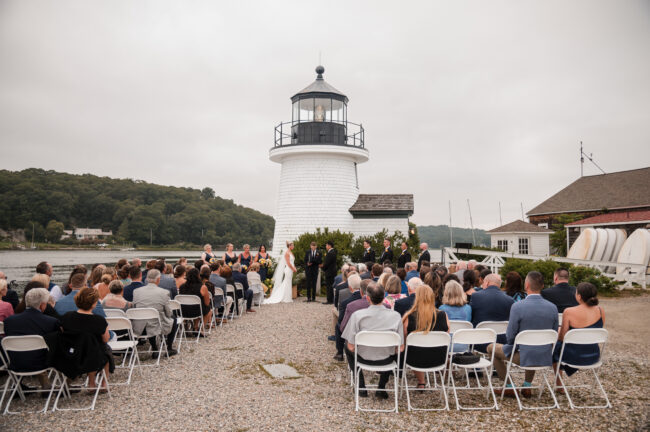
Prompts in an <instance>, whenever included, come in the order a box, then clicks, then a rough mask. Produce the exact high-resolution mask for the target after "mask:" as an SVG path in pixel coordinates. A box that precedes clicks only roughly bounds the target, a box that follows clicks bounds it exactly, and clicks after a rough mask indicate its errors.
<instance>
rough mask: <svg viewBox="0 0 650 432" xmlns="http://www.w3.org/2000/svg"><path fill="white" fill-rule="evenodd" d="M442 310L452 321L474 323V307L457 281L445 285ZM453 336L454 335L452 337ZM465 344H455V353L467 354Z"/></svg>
mask: <svg viewBox="0 0 650 432" xmlns="http://www.w3.org/2000/svg"><path fill="white" fill-rule="evenodd" d="M440 310H441V311H444V312H445V313H446V314H447V317H448V318H449V320H450V321H452V320H453V321H469V322H472V307H471V306H470V305H469V304H467V296H466V295H465V292H464V290H463V286H462V285H461V284H460V283H458V282H456V281H455V280H450V281H449V282H447V284H446V285H445V293H444V294H443V296H442V306H440ZM452 336H453V335H452ZM468 348H469V347H468V346H467V345H465V344H456V343H455V344H454V346H453V348H452V350H453V352H465V351H467V350H468Z"/></svg>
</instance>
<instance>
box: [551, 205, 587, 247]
mask: <svg viewBox="0 0 650 432" xmlns="http://www.w3.org/2000/svg"><path fill="white" fill-rule="evenodd" d="M582 218H583V216H582V215H581V214H561V215H558V216H557V217H556V218H555V222H554V223H553V224H552V225H551V229H552V230H553V231H555V232H554V233H553V234H551V238H550V243H551V252H552V253H554V254H556V255H559V256H566V254H567V252H568V251H567V248H566V228H565V227H564V226H565V225H566V224H568V223H571V222H575V221H577V220H580V219H582Z"/></svg>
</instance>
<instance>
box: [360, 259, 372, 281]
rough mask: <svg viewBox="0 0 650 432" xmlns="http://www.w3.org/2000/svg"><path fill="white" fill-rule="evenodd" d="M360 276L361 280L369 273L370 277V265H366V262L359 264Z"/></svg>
mask: <svg viewBox="0 0 650 432" xmlns="http://www.w3.org/2000/svg"><path fill="white" fill-rule="evenodd" d="M358 273H359V276H362V277H361V280H364V278H363V275H365V274H367V276H368V277H366V279H370V273H369V272H368V266H366V265H365V264H364V263H360V264H359V270H358Z"/></svg>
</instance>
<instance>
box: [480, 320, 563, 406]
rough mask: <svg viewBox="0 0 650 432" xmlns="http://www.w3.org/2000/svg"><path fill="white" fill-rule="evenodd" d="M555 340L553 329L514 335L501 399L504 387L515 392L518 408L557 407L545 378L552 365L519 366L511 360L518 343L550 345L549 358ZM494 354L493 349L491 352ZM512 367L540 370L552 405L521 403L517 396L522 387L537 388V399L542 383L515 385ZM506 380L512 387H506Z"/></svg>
mask: <svg viewBox="0 0 650 432" xmlns="http://www.w3.org/2000/svg"><path fill="white" fill-rule="evenodd" d="M555 342H557V332H556V331H555V330H524V331H522V332H521V333H519V334H517V336H516V337H515V343H514V345H513V347H512V353H511V354H510V359H509V360H508V362H507V369H506V377H505V379H504V380H503V388H502V389H501V398H502V399H503V395H504V394H505V391H506V388H508V389H511V390H512V391H513V392H514V393H515V397H516V398H517V404H518V405H519V409H520V410H523V409H553V408H559V407H560V406H559V405H558V403H557V398H556V397H555V392H554V391H553V387H551V384H550V383H549V382H548V379H547V378H546V372H547V371H548V370H550V371H551V373H552V372H554V371H553V366H552V365H547V366H521V365H518V364H516V363H515V362H513V361H512V359H513V358H514V355H515V353H516V351H517V347H518V346H520V345H526V346H544V345H550V346H549V359H550V358H551V356H552V352H553V347H555ZM492 354H494V351H493V352H492ZM513 368H515V369H521V370H523V371H527V370H532V371H540V372H542V377H543V378H544V383H545V385H546V388H547V389H548V391H549V393H550V394H551V397H552V398H553V405H549V406H534V407H526V406H524V405H523V404H522V403H521V398H520V397H519V390H522V389H529V390H531V391H532V390H533V389H534V388H539V395H538V399H539V398H541V397H542V393H543V392H544V385H539V386H531V387H523V386H520V387H517V386H516V385H515V382H514V380H513V379H512V372H513ZM508 381H510V384H511V385H512V387H506V386H507V385H508Z"/></svg>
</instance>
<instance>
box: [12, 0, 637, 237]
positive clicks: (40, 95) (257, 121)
mask: <svg viewBox="0 0 650 432" xmlns="http://www.w3.org/2000/svg"><path fill="white" fill-rule="evenodd" d="M319 51H321V52H322V56H323V64H324V66H325V68H326V72H325V79H326V80H327V81H328V82H330V83H331V84H332V85H333V86H334V87H336V88H338V89H340V90H341V91H343V92H344V93H346V94H347V95H348V97H349V98H350V105H349V118H350V120H351V121H354V122H361V123H363V125H364V127H365V128H366V145H367V147H368V148H369V150H370V161H369V162H368V163H366V164H364V165H361V166H360V167H359V176H360V187H361V191H362V192H363V193H399V192H404V193H406V192H409V193H414V194H415V206H416V212H415V215H414V217H413V219H414V221H415V222H417V223H418V224H440V223H447V222H448V214H447V200H449V199H451V200H452V207H453V219H454V224H455V225H456V224H458V225H461V226H468V225H469V217H468V213H467V205H466V202H465V200H466V199H467V198H469V199H470V200H471V203H472V213H473V216H474V223H475V225H476V226H480V227H484V228H491V227H494V226H495V225H496V224H498V202H499V201H501V203H502V207H503V219H504V222H508V221H511V220H513V219H515V218H519V217H520V203H523V206H524V209H525V210H527V209H530V208H532V207H533V206H534V205H536V204H538V203H539V202H541V201H542V200H544V199H545V198H547V197H549V196H550V195H551V194H553V193H555V192H556V191H557V190H559V189H560V188H562V187H564V186H565V185H567V184H568V183H570V182H572V181H573V180H575V179H576V178H577V176H578V175H579V172H580V171H579V163H578V142H579V141H580V140H582V141H584V143H585V146H586V149H587V150H588V151H591V152H593V153H594V157H595V159H596V160H597V161H598V162H599V163H600V165H601V166H602V167H603V168H604V169H605V170H606V171H608V172H610V171H617V170H624V169H632V168H638V167H641V166H647V165H649V163H650V78H649V77H650V55H648V53H649V52H650V6H649V3H648V2H645V1H627V0H626V1H591V0H585V1H570V2H567V1H536V2H519V1H509V2H494V1H472V2H458V1H453V2H452V1H448V2H431V1H420V2H414V1H412V2H399V3H396V2H377V1H368V2H341V1H330V2H307V1H301V2H281V1H273V2H261V1H260V2H215V1H203V2H200V1H192V2H187V1H179V2H170V1H147V2H145V1H138V2H133V1H102V2H99V1H57V2H47V1H19V0H13V1H8V0H2V1H0V145H1V146H2V159H1V162H0V167H1V168H7V169H23V168H27V167H41V168H45V169H55V170H59V171H66V172H72V173H83V172H91V173H94V174H98V175H107V176H111V177H131V178H137V179H142V180H146V181H150V182H155V183H161V184H171V185H178V186H192V187H196V188H202V187H204V186H211V187H213V188H214V189H215V190H217V191H218V194H219V195H221V196H224V197H227V198H232V199H234V200H235V201H236V202H237V203H240V204H243V205H247V206H250V207H253V208H256V209H259V210H261V211H263V212H266V213H269V214H273V213H274V205H275V195H276V190H277V189H276V183H277V180H278V179H279V166H278V165H276V164H274V163H272V162H270V161H269V160H268V149H269V148H270V147H271V146H272V145H273V127H274V126H275V125H276V124H277V123H279V122H280V121H286V120H288V119H290V118H291V111H290V108H291V106H290V101H289V97H290V96H292V95H293V94H294V93H295V92H296V91H298V90H300V89H302V88H303V87H305V86H306V85H308V84H309V83H310V82H312V81H313V79H314V78H315V73H314V71H313V70H314V68H315V66H316V65H317V63H318V52H319ZM145 160H148V161H150V162H151V161H152V162H153V165H155V166H156V168H155V169H151V168H148V167H147V166H151V165H152V164H151V163H148V164H145V163H144V162H145ZM596 172H597V171H596V170H595V169H593V168H592V167H590V166H586V173H589V174H595V173H596Z"/></svg>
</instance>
